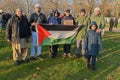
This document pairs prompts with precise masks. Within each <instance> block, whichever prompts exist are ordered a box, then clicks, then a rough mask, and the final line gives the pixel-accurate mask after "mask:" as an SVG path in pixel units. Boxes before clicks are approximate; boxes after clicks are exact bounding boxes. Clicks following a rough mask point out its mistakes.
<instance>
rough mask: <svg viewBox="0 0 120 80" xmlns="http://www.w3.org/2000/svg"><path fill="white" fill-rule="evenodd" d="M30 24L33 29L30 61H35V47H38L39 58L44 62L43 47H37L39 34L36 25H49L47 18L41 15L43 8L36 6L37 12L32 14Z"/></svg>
mask: <svg viewBox="0 0 120 80" xmlns="http://www.w3.org/2000/svg"><path fill="white" fill-rule="evenodd" d="M29 23H30V24H31V27H32V43H31V52H30V61H33V60H35V47H37V58H38V59H40V60H43V57H42V55H41V45H40V46H37V32H36V28H35V27H36V25H37V24H41V23H47V19H46V16H45V15H44V14H43V13H41V7H40V5H39V4H36V5H35V12H34V13H33V14H31V16H30V20H29Z"/></svg>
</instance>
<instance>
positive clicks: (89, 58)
mask: <svg viewBox="0 0 120 80" xmlns="http://www.w3.org/2000/svg"><path fill="white" fill-rule="evenodd" d="M96 57H97V56H96V55H87V64H90V63H91V64H92V67H95V65H96ZM91 58H92V62H91V61H90V60H91Z"/></svg>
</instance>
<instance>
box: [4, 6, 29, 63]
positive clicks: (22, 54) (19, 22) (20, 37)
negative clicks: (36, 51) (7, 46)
mask: <svg viewBox="0 0 120 80" xmlns="http://www.w3.org/2000/svg"><path fill="white" fill-rule="evenodd" d="M30 35H31V33H30V28H29V26H28V20H27V18H26V17H25V16H23V15H22V9H20V8H18V9H16V14H15V15H14V16H13V17H12V18H10V19H9V21H8V23H7V28H6V37H7V42H9V43H10V42H11V43H12V50H13V60H14V61H15V65H20V64H21V62H25V60H26V57H27V53H28V52H27V43H28V42H27V41H28V38H29V37H30Z"/></svg>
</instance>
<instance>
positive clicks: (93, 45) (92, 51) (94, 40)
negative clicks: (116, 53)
mask: <svg viewBox="0 0 120 80" xmlns="http://www.w3.org/2000/svg"><path fill="white" fill-rule="evenodd" d="M84 50H85V51H87V55H96V56H97V55H98V53H99V51H100V50H102V41H101V36H100V34H99V33H97V32H96V31H93V30H89V31H88V32H87V34H86V36H85V40H84Z"/></svg>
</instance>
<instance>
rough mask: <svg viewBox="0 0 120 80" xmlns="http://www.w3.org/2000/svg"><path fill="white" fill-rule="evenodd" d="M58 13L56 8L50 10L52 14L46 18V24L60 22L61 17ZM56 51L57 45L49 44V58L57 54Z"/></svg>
mask: <svg viewBox="0 0 120 80" xmlns="http://www.w3.org/2000/svg"><path fill="white" fill-rule="evenodd" d="M59 16H60V13H59V12H58V10H53V11H52V16H50V17H49V19H48V24H51V25H52V24H61V18H59ZM57 53H58V45H57V44H56V45H52V46H50V54H51V55H50V57H51V58H55V57H56V56H57Z"/></svg>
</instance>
